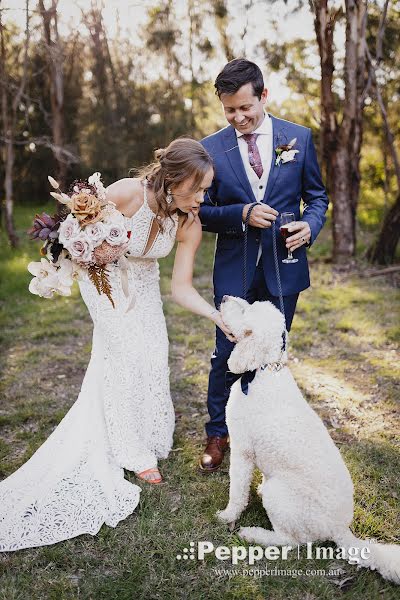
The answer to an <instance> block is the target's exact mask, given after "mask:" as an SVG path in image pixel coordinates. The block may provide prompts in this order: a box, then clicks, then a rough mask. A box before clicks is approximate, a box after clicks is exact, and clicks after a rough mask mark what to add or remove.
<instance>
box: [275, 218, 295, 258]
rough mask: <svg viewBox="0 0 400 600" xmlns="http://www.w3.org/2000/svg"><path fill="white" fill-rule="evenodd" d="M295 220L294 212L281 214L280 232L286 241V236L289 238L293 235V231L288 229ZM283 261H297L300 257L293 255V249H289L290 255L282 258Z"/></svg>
mask: <svg viewBox="0 0 400 600" xmlns="http://www.w3.org/2000/svg"><path fill="white" fill-rule="evenodd" d="M294 220H295V218H294V213H290V212H284V213H282V214H281V215H280V222H281V224H280V228H279V229H280V232H281V235H282V237H283V239H284V240H285V241H286V238H288V237H289V236H290V235H292V233H293V232H291V231H289V230H288V225H289V223H292V222H293V221H294ZM282 262H283V263H286V264H287V263H297V262H298V259H297V258H294V257H293V254H292V253H291V251H290V250H289V249H288V255H287V258H284V259H283V260H282Z"/></svg>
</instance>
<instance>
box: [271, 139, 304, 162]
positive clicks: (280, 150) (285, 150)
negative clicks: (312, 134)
mask: <svg viewBox="0 0 400 600" xmlns="http://www.w3.org/2000/svg"><path fill="white" fill-rule="evenodd" d="M296 142H297V138H293V140H291V141H290V142H289V143H288V144H282V145H280V146H277V147H276V148H275V154H276V160H275V164H276V165H277V166H279V165H280V164H281V162H282V163H287V162H291V161H292V160H294V157H295V156H296V154H297V153H298V152H299V150H292V148H293V146H294V145H295V143H296Z"/></svg>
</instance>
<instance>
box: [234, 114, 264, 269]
mask: <svg viewBox="0 0 400 600" xmlns="http://www.w3.org/2000/svg"><path fill="white" fill-rule="evenodd" d="M235 131H236V137H237V141H238V146H239V151H240V156H241V157H242V161H243V165H244V168H245V170H246V175H247V178H248V180H249V183H250V185H251V189H252V190H253V194H254V197H255V199H256V200H257V202H262V200H263V198H264V194H265V188H266V187H267V182H268V177H269V172H270V169H271V161H272V119H271V117H270V116H269V115H268V114H267V113H266V114H265V116H264V120H263V122H262V123H261V125H260V126H259V127H258V128H257V129H255V130H254V131H253V132H252V133H257V134H258V137H257V140H256V144H257V147H258V151H259V153H260V157H261V162H262V166H263V174H262V175H261V177H260V179H259V178H258V176H257V174H256V173H255V171H254V169H253V168H252V167H251V166H250V162H249V150H248V149H249V147H248V145H247V142H246V140H244V139H243V133H241V132H240V131H238V130H237V129H236V130H235ZM261 251H262V250H261V242H260V246H259V249H258V256H257V264H258V261H259V260H260V256H261Z"/></svg>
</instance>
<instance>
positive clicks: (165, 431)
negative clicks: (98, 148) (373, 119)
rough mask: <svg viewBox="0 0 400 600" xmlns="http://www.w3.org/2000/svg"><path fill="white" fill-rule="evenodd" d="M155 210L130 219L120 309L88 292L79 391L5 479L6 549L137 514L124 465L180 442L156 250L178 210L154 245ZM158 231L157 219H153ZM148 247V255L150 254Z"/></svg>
mask: <svg viewBox="0 0 400 600" xmlns="http://www.w3.org/2000/svg"><path fill="white" fill-rule="evenodd" d="M154 217H155V215H154V213H153V211H152V210H151V208H150V207H149V205H148V202H147V197H146V185H144V203H143V205H142V206H141V208H140V209H139V211H138V212H137V213H136V214H135V215H134V216H133V217H131V218H127V217H125V218H126V220H127V222H128V224H129V229H131V231H132V233H131V237H130V242H129V254H130V258H129V266H128V271H127V276H128V283H129V285H128V292H129V294H128V295H129V297H127V296H126V294H125V293H124V290H123V287H122V283H121V270H120V268H119V267H117V266H113V267H112V268H111V275H110V280H111V284H112V295H113V299H114V301H115V309H114V308H113V307H112V305H111V303H110V301H109V299H108V298H107V297H106V296H105V295H101V296H100V295H99V294H98V293H97V291H96V289H95V287H94V286H93V284H92V283H91V282H90V280H87V281H81V282H80V284H79V286H80V290H81V294H82V297H83V299H84V301H85V303H86V305H87V307H88V309H89V311H90V315H91V317H92V319H93V323H94V329H93V346H92V354H91V358H90V362H89V366H88V368H87V371H86V374H85V377H84V380H83V384H82V388H81V391H80V394H79V396H78V399H77V400H76V402H75V404H74V405H73V406H72V408H71V409H70V410H69V412H68V413H67V414H66V415H65V417H64V418H63V419H62V421H61V422H60V424H59V425H58V426H57V427H56V429H55V430H54V431H53V432H52V433H51V435H50V436H49V438H48V439H47V440H46V441H45V442H44V444H43V445H42V446H41V447H40V448H39V449H38V450H37V451H36V453H35V454H34V455H33V456H32V457H31V458H30V459H29V460H28V461H27V462H26V463H25V464H24V465H22V466H21V467H20V468H19V469H18V470H17V471H16V472H15V473H13V474H12V475H10V476H9V477H8V478H7V479H5V480H4V481H2V482H0V551H3V552H4V551H12V550H19V549H21V548H29V547H35V546H43V545H47V544H54V543H56V542H59V541H61V540H65V539H69V538H73V537H75V536H77V535H80V534H83V533H90V534H92V535H95V534H96V533H97V532H98V531H99V529H100V527H101V526H102V524H103V523H106V524H107V525H110V526H111V527H115V526H116V525H117V523H118V522H119V521H121V520H122V519H125V518H126V517H127V516H128V515H129V514H131V513H132V512H133V510H134V509H135V507H136V506H137V504H138V502H139V494H140V488H139V487H138V486H137V485H134V484H132V483H130V482H129V481H127V480H126V479H125V478H124V471H123V469H124V468H125V469H128V470H130V471H136V472H140V471H143V470H145V469H148V468H150V467H154V466H156V465H157V458H165V457H167V455H168V453H169V451H170V449H171V447H172V435H173V430H174V410H173V405H172V402H171V396H170V391H169V368H168V337H167V330H166V325H165V318H164V314H163V310H162V300H161V295H160V287H159V267H158V262H157V258H160V257H163V256H166V255H167V254H168V253H169V252H170V251H171V250H172V248H173V245H174V241H175V236H176V230H177V225H178V220H177V217H176V216H174V218H173V220H172V221H171V219H166V220H165V221H164V222H163V225H164V231H163V232H161V231H159V232H158V233H157V235H156V237H155V239H154V241H153V243H152V244H151V245H150V247H149V241H150V237H149V236H150V232H151V231H152V225H153V222H154ZM153 230H154V227H153ZM145 250H146V253H145V254H144V252H145Z"/></svg>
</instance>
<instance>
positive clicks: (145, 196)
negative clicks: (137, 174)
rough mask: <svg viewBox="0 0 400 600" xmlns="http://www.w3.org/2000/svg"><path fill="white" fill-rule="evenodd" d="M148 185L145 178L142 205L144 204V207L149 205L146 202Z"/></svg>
mask: <svg viewBox="0 0 400 600" xmlns="http://www.w3.org/2000/svg"><path fill="white" fill-rule="evenodd" d="M148 185H149V182H148V181H147V177H145V178H144V179H143V204H145V205H146V206H148V205H149V203H148V201H147V186H148Z"/></svg>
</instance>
